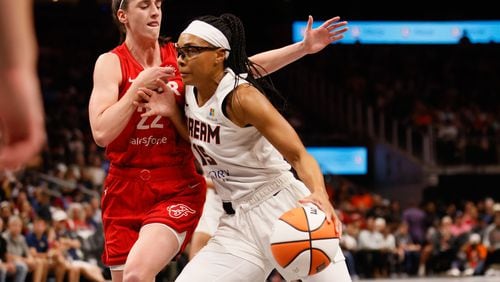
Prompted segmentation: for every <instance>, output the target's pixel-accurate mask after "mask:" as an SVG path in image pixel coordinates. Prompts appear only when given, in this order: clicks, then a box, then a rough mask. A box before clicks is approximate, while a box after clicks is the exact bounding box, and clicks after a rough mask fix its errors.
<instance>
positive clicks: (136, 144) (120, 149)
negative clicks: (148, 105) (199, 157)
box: [106, 43, 193, 168]
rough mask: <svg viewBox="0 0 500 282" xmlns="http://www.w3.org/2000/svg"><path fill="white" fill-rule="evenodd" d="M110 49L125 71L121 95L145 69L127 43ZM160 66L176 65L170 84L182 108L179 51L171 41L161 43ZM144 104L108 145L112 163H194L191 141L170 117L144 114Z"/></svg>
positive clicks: (144, 166)
mask: <svg viewBox="0 0 500 282" xmlns="http://www.w3.org/2000/svg"><path fill="white" fill-rule="evenodd" d="M111 52H113V53H115V54H116V55H118V57H119V59H120V64H121V71H122V83H121V85H120V90H119V91H120V92H119V99H121V97H122V96H123V95H124V94H125V92H126V91H127V90H128V88H129V87H130V85H131V84H132V82H133V80H134V79H135V78H136V77H137V76H138V75H139V73H140V72H141V71H142V70H143V69H144V68H143V67H142V66H141V65H140V64H139V63H138V62H137V61H136V60H135V59H134V57H133V56H132V54H131V53H130V51H129V50H128V48H127V46H126V45H125V43H123V44H121V45H120V46H118V47H116V48H115V49H113V50H112V51H111ZM161 59H162V64H161V66H170V67H173V68H174V69H175V76H174V77H173V78H170V79H169V82H168V85H169V86H170V87H171V88H172V89H174V92H177V95H176V100H177V103H179V105H181V108H182V107H183V104H184V84H183V83H182V79H181V76H180V73H179V69H178V66H177V58H176V52H175V49H174V45H173V44H172V43H166V44H165V45H163V46H162V47H161ZM142 112H144V109H143V108H142V107H138V108H137V111H136V112H135V113H134V114H133V115H132V117H131V118H130V120H129V122H128V124H127V126H126V127H125V129H124V130H123V131H122V132H121V133H120V135H119V136H118V137H117V138H116V139H115V140H114V141H113V142H111V143H110V144H109V145H108V146H107V148H106V154H107V157H108V158H109V160H110V161H111V164H112V165H114V166H117V167H140V168H156V167H166V166H181V165H183V164H186V163H189V164H190V165H191V163H192V158H193V156H192V152H191V149H190V145H189V143H188V142H186V141H185V140H184V139H183V138H182V137H181V136H180V135H179V134H178V133H177V130H176V129H175V127H174V125H173V123H172V122H171V121H170V119H168V118H165V117H162V116H153V117H141V116H140V115H141V113H142Z"/></svg>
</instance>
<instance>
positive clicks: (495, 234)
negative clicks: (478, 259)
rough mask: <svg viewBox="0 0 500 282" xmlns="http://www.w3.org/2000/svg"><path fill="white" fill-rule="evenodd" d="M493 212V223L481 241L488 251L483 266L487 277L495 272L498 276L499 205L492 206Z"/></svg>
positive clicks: (499, 256)
mask: <svg viewBox="0 0 500 282" xmlns="http://www.w3.org/2000/svg"><path fill="white" fill-rule="evenodd" d="M493 211H494V213H495V216H494V220H493V223H491V224H490V225H489V226H488V227H487V228H486V230H485V232H484V239H483V243H484V245H485V246H486V248H487V249H488V256H487V257H486V262H485V266H484V268H485V270H486V273H487V274H488V275H491V274H494V273H497V272H498V273H499V274H500V271H499V269H500V268H499V267H498V266H500V203H496V204H495V205H494V206H493ZM493 266H495V267H493Z"/></svg>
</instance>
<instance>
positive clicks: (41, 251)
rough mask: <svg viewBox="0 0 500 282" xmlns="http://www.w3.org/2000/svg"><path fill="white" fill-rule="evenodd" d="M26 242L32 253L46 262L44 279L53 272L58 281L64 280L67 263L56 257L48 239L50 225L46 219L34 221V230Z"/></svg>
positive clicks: (28, 235)
mask: <svg viewBox="0 0 500 282" xmlns="http://www.w3.org/2000/svg"><path fill="white" fill-rule="evenodd" d="M26 243H27V244H28V246H29V248H30V253H31V255H32V256H33V257H34V258H35V259H36V260H38V261H39V262H40V263H41V264H44V267H43V270H44V273H43V274H42V281H46V280H47V275H48V273H49V272H53V273H54V276H55V279H56V282H63V281H64V275H65V274H66V265H64V263H62V262H61V261H59V260H57V259H56V258H55V257H54V255H53V254H54V251H53V250H52V249H51V244H50V243H49V239H48V226H47V222H46V221H45V219H43V218H41V217H39V218H36V219H35V221H34V223H33V231H32V232H29V233H28V234H27V235H26Z"/></svg>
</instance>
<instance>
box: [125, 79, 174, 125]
mask: <svg viewBox="0 0 500 282" xmlns="http://www.w3.org/2000/svg"><path fill="white" fill-rule="evenodd" d="M156 83H157V85H158V88H156V90H151V89H150V88H148V87H140V88H139V90H138V92H137V94H138V95H139V96H140V97H141V98H142V99H143V100H144V101H145V102H144V103H140V102H134V104H135V105H136V106H139V107H143V108H145V109H146V112H145V113H143V114H141V117H149V116H156V115H160V116H164V117H172V116H174V115H177V114H178V112H179V108H178V106H177V103H176V100H175V92H174V91H173V90H172V89H171V88H170V86H168V85H167V84H166V83H165V82H164V81H163V80H161V79H158V80H157V81H156Z"/></svg>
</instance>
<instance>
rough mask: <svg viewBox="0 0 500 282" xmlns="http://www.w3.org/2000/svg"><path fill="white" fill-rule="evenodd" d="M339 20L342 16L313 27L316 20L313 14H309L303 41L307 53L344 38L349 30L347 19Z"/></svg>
mask: <svg viewBox="0 0 500 282" xmlns="http://www.w3.org/2000/svg"><path fill="white" fill-rule="evenodd" d="M339 20H340V17H333V18H331V19H329V20H327V21H325V22H324V23H323V24H322V25H321V26H319V27H317V28H315V29H313V28H312V25H313V21H314V20H313V17H312V16H309V19H308V21H307V26H306V30H305V31H304V39H303V41H302V42H303V43H304V50H305V52H306V54H313V53H316V52H319V51H321V50H322V49H323V48H325V47H326V46H328V45H329V44H331V43H333V42H336V41H339V40H341V39H342V38H344V33H345V32H346V31H347V30H348V28H347V21H339Z"/></svg>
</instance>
